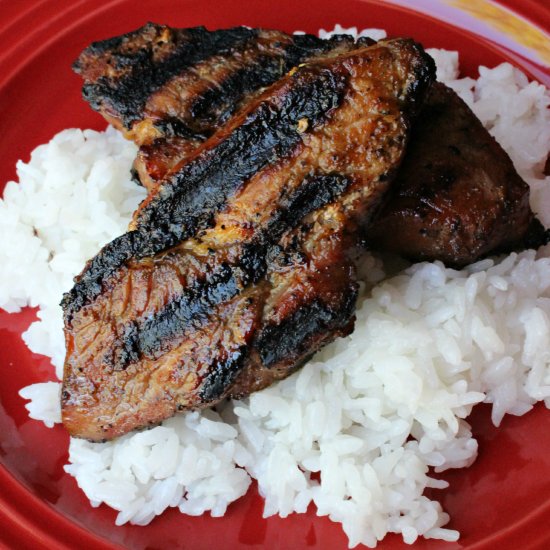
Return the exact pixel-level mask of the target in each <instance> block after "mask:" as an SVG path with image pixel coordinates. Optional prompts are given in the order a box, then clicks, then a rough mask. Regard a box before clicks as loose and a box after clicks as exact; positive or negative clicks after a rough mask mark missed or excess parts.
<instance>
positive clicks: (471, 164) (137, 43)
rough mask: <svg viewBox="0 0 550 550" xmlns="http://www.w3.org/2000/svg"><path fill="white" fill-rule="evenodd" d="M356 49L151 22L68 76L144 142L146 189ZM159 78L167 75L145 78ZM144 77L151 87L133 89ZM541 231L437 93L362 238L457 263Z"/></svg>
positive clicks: (500, 162)
mask: <svg viewBox="0 0 550 550" xmlns="http://www.w3.org/2000/svg"><path fill="white" fill-rule="evenodd" d="M361 40H362V41H368V39H361ZM362 45H365V43H364V42H363V43H362V42H361V41H360V42H359V43H358V44H355V43H354V42H353V40H352V39H351V37H349V36H339V37H333V38H331V39H330V40H328V41H327V40H321V39H319V38H316V37H314V36H311V35H299V36H289V35H287V34H284V33H282V32H279V31H267V30H259V29H245V28H236V29H229V30H225V31H212V32H209V31H206V30H205V29H203V28H196V29H186V30H177V29H170V28H168V27H164V26H159V25H153V24H148V25H146V26H145V27H143V28H141V29H138V30H137V31H134V32H132V33H129V34H127V35H124V36H121V37H118V38H116V39H111V40H107V41H103V42H98V43H95V44H92V46H90V47H89V48H87V49H86V50H84V52H83V53H82V54H81V56H80V57H79V59H78V61H77V63H76V69H77V72H79V73H80V74H81V75H82V77H83V78H84V81H85V85H84V95H85V97H86V98H87V99H88V100H89V101H90V103H91V105H92V106H93V107H94V108H96V109H98V110H99V111H100V112H101V113H102V114H103V115H104V116H105V118H106V119H107V120H109V121H110V122H111V123H113V124H114V125H115V126H116V127H118V128H120V129H122V130H123V131H124V132H125V134H126V135H127V137H130V138H131V139H134V141H136V143H137V144H138V145H140V149H139V153H138V156H137V158H136V161H135V163H134V167H135V170H136V172H137V175H138V177H139V180H140V181H141V182H142V183H143V184H144V185H145V186H146V187H147V188H148V189H149V190H150V191H151V190H153V189H154V187H155V186H156V185H157V183H158V182H159V181H161V180H162V178H163V177H164V176H165V175H166V174H167V173H168V172H169V171H170V170H171V169H172V168H173V167H174V166H175V165H176V164H178V163H181V162H183V161H184V160H185V159H186V158H188V157H189V156H190V155H192V154H193V152H194V151H195V149H196V148H197V147H199V146H200V144H201V143H203V141H204V140H205V139H206V138H207V137H208V136H210V135H212V133H213V132H214V131H215V130H216V129H217V128H219V127H220V126H221V125H223V124H224V123H225V122H226V121H227V119H228V117H229V116H230V115H231V114H232V113H234V112H236V111H237V110H238V109H239V108H241V107H242V106H243V105H245V104H246V103H247V102H249V101H252V100H253V98H254V96H255V94H257V93H258V91H259V90H261V89H262V88H263V87H264V86H266V85H268V84H271V83H272V82H275V81H276V80H277V79H278V78H280V77H282V76H283V75H284V74H285V73H286V72H287V71H288V70H289V69H290V68H291V67H292V66H293V65H296V64H298V63H300V62H302V61H304V60H306V59H314V58H316V57H323V56H324V57H328V56H332V55H338V54H341V53H343V52H346V51H351V50H353V49H355V48H357V47H361V46H362ZM162 48H163V50H162V51H163V54H162V55H160V54H159V53H158V51H159V49H162ZM197 52H200V54H199V53H197ZM209 56H210V57H209ZM174 60H176V61H177V62H176V61H174ZM166 65H169V66H170V67H171V68H170V70H167V69H165V66H166ZM159 73H160V74H161V75H164V76H163V78H161V79H160V80H154V81H153V75H157V74H159ZM141 79H143V80H144V82H146V83H148V84H147V85H146V86H141V87H140V86H138V87H137V88H136V89H135V90H134V88H135V86H134V83H135V81H136V80H141ZM151 83H153V84H154V85H153V84H151ZM543 233H544V230H543V228H542V226H541V225H540V223H539V222H538V221H537V220H536V219H535V218H534V216H533V213H532V212H531V210H530V208H529V188H528V186H527V184H526V183H525V182H523V180H522V179H521V178H520V176H519V175H518V174H517V172H516V171H515V169H514V167H513V164H512V162H511V160H510V158H509V157H508V155H507V154H506V153H505V151H504V150H503V149H502V148H501V147H500V146H499V145H498V144H497V143H496V142H495V140H494V139H493V138H492V137H491V136H490V134H489V133H488V132H487V130H486V129H485V128H484V127H483V126H482V124H481V123H480V122H479V120H478V119H477V117H476V116H475V115H474V113H473V112H472V111H471V110H470V109H469V107H468V106H467V105H466V104H465V103H464V102H462V100H460V98H459V97H458V96H457V95H456V94H455V92H453V91H452V90H451V89H450V88H447V87H446V86H444V85H443V84H438V85H437V86H434V88H433V89H432V91H431V93H430V94H429V96H428V98H427V101H426V103H425V106H424V108H423V112H422V114H421V116H420V117H419V118H418V120H417V122H416V123H415V128H414V131H413V137H412V143H411V147H410V148H409V150H408V152H407V155H406V160H405V162H404V163H403V166H402V167H401V169H400V173H399V177H398V181H397V182H396V185H395V186H394V189H393V190H392V194H391V196H390V197H389V200H388V202H387V204H386V206H385V208H384V209H383V210H382V212H381V214H380V215H379V216H378V217H377V220H376V223H374V224H373V226H372V227H371V228H369V231H368V233H367V235H366V239H367V242H368V243H369V245H370V246H371V247H372V248H374V249H376V250H380V251H392V252H395V253H397V254H400V255H402V256H406V257H407V258H410V259H412V260H441V261H443V262H445V263H446V264H448V265H453V266H462V265H466V264H468V263H472V262H474V261H476V260H478V259H479V258H480V257H482V256H484V255H487V254H490V253H492V252H496V251H506V250H511V249H514V248H517V247H524V246H538V245H540V244H542V242H543V241H544V240H545V236H544V234H543Z"/></svg>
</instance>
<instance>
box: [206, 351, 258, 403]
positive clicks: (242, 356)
mask: <svg viewBox="0 0 550 550" xmlns="http://www.w3.org/2000/svg"><path fill="white" fill-rule="evenodd" d="M247 355H248V348H247V346H240V347H239V348H238V349H237V350H236V351H233V352H232V353H230V354H229V357H227V358H226V359H225V360H224V361H217V362H215V363H214V364H213V366H212V368H211V369H210V371H209V372H208V374H207V375H206V376H205V378H204V379H203V382H202V387H201V390H200V394H199V395H200V399H201V400H202V401H204V402H205V403H210V402H212V401H215V400H217V399H219V398H220V397H221V396H222V395H223V394H224V393H225V392H226V391H227V388H228V387H229V386H231V384H232V383H233V382H234V381H235V379H236V378H237V376H238V375H239V372H240V371H241V369H242V367H243V365H244V362H245V360H246V358H247Z"/></svg>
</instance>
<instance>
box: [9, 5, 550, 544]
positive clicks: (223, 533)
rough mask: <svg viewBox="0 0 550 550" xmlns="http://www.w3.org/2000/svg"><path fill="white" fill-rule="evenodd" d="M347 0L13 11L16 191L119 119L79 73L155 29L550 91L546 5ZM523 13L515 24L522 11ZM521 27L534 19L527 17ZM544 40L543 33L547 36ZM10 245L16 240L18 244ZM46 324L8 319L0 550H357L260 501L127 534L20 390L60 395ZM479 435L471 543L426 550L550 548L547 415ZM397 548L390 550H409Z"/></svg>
mask: <svg viewBox="0 0 550 550" xmlns="http://www.w3.org/2000/svg"><path fill="white" fill-rule="evenodd" d="M412 4H413V3H412V2H410V3H408V2H406V1H405V0H392V1H391V2H390V1H389V0H388V2H374V1H368V0H339V1H338V2H331V1H330V0H326V1H322V2H321V1H317V2H311V1H310V2H303V1H300V0H291V1H286V0H284V1H274V0H259V1H258V0H257V1H256V2H246V1H244V0H243V1H237V0H211V1H204V0H202V1H201V0H157V1H153V0H151V1H147V2H146V1H140V2H139V3H137V2H132V1H131V0H107V1H103V2H95V1H93V0H73V1H61V0H58V1H56V2H52V1H50V0H35V1H30V0H18V1H16V2H10V1H9V0H0V21H1V23H2V24H1V25H0V121H1V132H0V158H1V159H2V162H1V164H0V188H1V187H2V186H3V184H4V182H6V181H7V180H9V179H10V178H13V177H14V176H15V162H16V160H17V159H19V158H23V159H28V157H29V153H30V151H31V150H32V149H33V148H34V147H36V146H37V145H38V144H40V143H43V142H46V141H48V140H49V139H50V138H51V137H52V136H53V135H54V134H55V133H56V132H58V131H60V130H61V129H63V128H67V127H80V128H95V129H101V128H103V127H104V126H105V123H104V122H103V119H102V118H101V117H100V116H99V115H97V114H95V113H93V112H92V111H91V110H90V109H89V108H88V106H87V105H86V104H85V103H84V102H83V101H82V100H81V98H80V79H79V78H78V77H77V76H75V75H74V74H73V73H72V72H71V69H70V65H71V62H72V61H73V60H74V59H75V58H76V56H77V55H78V53H79V52H80V51H81V50H82V48H84V47H85V46H86V45H87V44H89V43H90V42H91V41H93V40H97V39H99V38H105V37H108V36H112V35H115V34H119V33H123V32H126V31H128V30H130V29H133V28H136V27H138V26H140V25H142V24H143V23H145V22H146V21H148V20H152V21H157V22H162V23H167V24H170V25H174V26H182V27H186V26H194V25H207V26H208V27H210V28H216V27H229V26H233V25H242V24H244V25H250V26H264V27H272V28H278V29H282V30H285V31H293V30H296V29H300V30H304V31H309V32H316V31H317V29H319V28H320V27H324V28H332V27H333V26H334V24H335V23H341V24H342V25H344V26H354V25H355V26H358V27H359V28H361V27H379V28H386V29H387V30H388V31H389V33H390V34H392V35H409V36H413V37H415V38H416V39H418V40H420V41H421V42H423V43H424V45H425V46H437V47H444V48H448V49H456V50H459V51H460V52H461V60H462V67H463V71H464V73H465V74H470V75H472V74H473V73H474V70H475V68H476V67H477V66H478V65H479V64H485V65H488V66H493V65H496V64H497V63H499V62H501V61H504V60H508V61H511V62H513V63H514V64H516V65H517V66H520V67H522V68H523V69H524V70H526V71H527V72H528V73H529V74H530V75H531V76H533V77H536V78H538V79H539V80H541V81H543V82H545V83H546V84H547V85H550V73H549V71H548V64H550V60H549V55H550V52H549V48H548V44H549V42H548V40H549V39H548V36H547V35H546V37H545V35H544V32H543V31H541V30H540V28H542V29H545V28H546V29H548V28H549V27H550V13H549V11H548V9H547V8H545V7H543V4H544V3H543V2H535V1H534V0H517V1H513V0H506V1H505V2H502V4H501V5H500V6H502V5H504V4H505V5H506V6H507V8H505V9H503V8H502V7H500V6H499V5H497V4H493V3H491V4H489V2H477V1H475V2H474V1H471V0H470V1H465V0H447V2H446V3H444V2H442V1H435V0H418V1H415V3H414V6H415V8H414V9H415V11H413V10H412V8H411V5H412ZM508 10H512V11H508ZM514 10H516V12H518V11H519V12H520V13H521V14H522V15H523V18H520V17H518V16H516V15H514V13H513V11H514ZM534 24H536V25H538V26H539V28H537V27H535V26H534ZM2 238H9V235H2ZM33 318H34V312H33V311H30V310H27V311H24V312H22V313H20V314H17V315H8V314H6V313H3V312H0V368H1V369H2V375H3V376H2V384H1V385H0V399H1V403H0V463H1V464H0V526H1V528H0V545H1V546H4V547H6V548H17V549H27V548H28V549H31V548H32V549H37V548H49V549H53V548H86V549H106V548H120V547H126V548H135V549H166V548H192V549H194V550H199V549H208V548H219V547H222V548H230V549H233V548H239V549H245V548H246V549H252V548H268V549H273V548H304V547H307V548H311V549H321V548H330V549H338V548H346V547H347V540H346V538H345V536H344V535H343V533H342V531H341V529H340V527H339V526H338V525H337V524H334V523H331V522H330V521H329V520H328V519H327V518H318V517H316V516H315V511H314V510H313V508H310V510H309V512H308V513H307V514H304V515H294V516H291V517H289V518H287V519H285V520H281V519H279V518H269V519H267V520H264V519H262V517H261V516H262V501H261V498H260V497H259V496H258V495H257V494H256V493H255V491H253V490H252V491H250V492H249V494H248V495H247V496H246V497H245V498H243V499H241V500H240V501H238V502H236V503H235V504H233V505H232V506H231V507H230V509H229V511H228V513H227V515H226V516H225V517H223V518H219V519H213V518H211V517H209V516H204V517H199V518H193V517H186V516H183V515H181V514H179V513H178V512H177V511H175V510H169V511H168V512H167V513H165V514H164V515H163V516H162V517H160V518H157V519H156V520H155V521H154V522H153V523H152V524H150V525H149V526H147V527H136V526H131V525H125V526H123V527H115V525H114V519H115V515H116V514H115V512H114V511H112V510H110V509H109V508H107V507H105V506H102V507H100V508H99V509H92V508H91V507H90V506H89V504H88V502H87V500H86V498H85V497H84V495H83V494H82V493H81V492H80V490H79V489H78V488H77V486H76V483H75V481H74V480H73V479H72V478H71V477H70V476H68V475H67V474H65V473H64V472H63V464H64V463H65V462H66V459H67V445H68V437H67V435H66V434H65V433H64V431H63V428H62V427H60V426H58V427H56V428H54V429H51V430H50V429H47V428H45V427H44V426H43V425H42V424H41V423H39V422H36V421H33V420H29V419H28V417H27V415H26V411H25V409H24V407H23V400H22V399H21V398H20V397H19V396H18V395H17V392H18V390H19V389H20V388H21V387H23V386H25V385H27V384H31V383H34V382H38V381H44V380H49V379H54V377H53V369H52V367H51V366H50V364H49V361H48V360H47V359H46V358H44V357H41V356H37V355H33V354H31V353H30V352H29V351H28V350H27V348H26V347H25V345H24V344H23V342H22V341H21V338H20V335H21V332H23V331H24V330H25V329H26V327H27V326H28V324H29V323H30V322H31V321H32V320H33ZM471 421H472V423H473V427H474V433H475V434H476V436H477V437H478V440H479V442H480V454H479V458H478V460H477V462H476V463H475V464H474V465H473V466H472V467H471V468H469V469H468V470H464V471H458V472H451V473H448V474H446V475H445V476H444V477H445V479H447V480H448V481H450V483H451V486H450V488H449V489H448V490H447V491H445V492H444V493H443V494H441V495H439V497H438V498H440V500H441V503H442V504H443V507H444V508H445V510H447V511H448V512H449V513H450V514H451V516H452V521H451V523H450V525H449V526H450V527H451V528H455V529H459V530H460V531H461V533H462V538H461V539H460V542H459V543H444V542H441V541H425V540H420V541H419V542H418V543H417V544H416V547H417V548H419V549H432V550H433V549H445V550H455V549H458V548H468V549H489V548H495V547H497V545H498V547H499V548H501V549H502V550H506V549H509V550H512V549H514V550H515V549H517V548H521V549H526V548H527V549H539V548H540V549H542V548H549V547H550V526H549V523H550V521H549V520H550V429H548V426H549V421H550V414H549V413H548V411H547V410H546V409H544V407H542V406H538V407H536V408H535V410H534V411H532V412H531V413H529V414H527V415H526V416H524V417H521V418H512V417H508V418H505V420H504V422H503V425H502V427H501V428H500V429H499V430H496V429H494V428H493V427H492V426H491V424H490V421H489V415H488V409H487V408H484V407H478V409H476V411H475V412H474V414H473V416H472V418H471ZM404 547H405V545H404V544H403V543H402V541H401V539H400V537H397V536H391V537H388V538H387V539H385V540H384V541H383V543H381V544H380V548H381V549H382V550H390V549H398V548H404Z"/></svg>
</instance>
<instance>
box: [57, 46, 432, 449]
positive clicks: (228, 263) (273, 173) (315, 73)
mask: <svg viewBox="0 0 550 550" xmlns="http://www.w3.org/2000/svg"><path fill="white" fill-rule="evenodd" d="M433 78H434V66H433V62H432V60H431V59H430V58H429V57H428V56H427V55H426V54H425V53H424V52H423V50H422V48H421V47H420V46H419V45H417V44H416V43H414V42H412V41H410V40H392V41H386V42H381V43H379V44H377V45H375V46H371V47H369V48H366V47H364V48H361V49H358V50H356V51H353V52H352V53H349V54H345V55H341V56H338V57H335V58H332V59H328V60H325V61H317V62H314V63H311V64H306V65H305V66H301V67H299V68H298V69H297V70H296V71H292V73H291V74H289V75H288V76H286V77H284V78H283V79H281V80H280V81H278V82H277V83H276V84H274V85H273V86H272V87H271V88H269V89H267V90H266V91H265V92H263V93H262V94H261V95H260V96H259V97H257V98H256V99H255V100H254V101H252V102H251V103H249V104H248V105H247V107H246V108H245V109H244V110H243V111H241V112H240V113H239V114H238V115H237V116H235V117H234V118H232V119H231V121H230V122H229V123H228V124H226V125H225V126H224V127H223V128H222V129H221V130H219V131H218V132H216V133H215V134H214V135H213V136H212V137H211V138H209V139H207V140H206V142H205V143H204V144H203V145H201V146H200V147H199V148H198V149H197V150H196V151H195V153H194V154H193V155H192V156H191V157H190V158H189V159H187V160H186V162H182V163H180V164H179V165H177V166H176V167H175V168H174V169H173V170H172V171H171V172H170V173H169V174H168V175H167V176H166V177H165V179H164V180H163V182H162V183H161V185H160V186H158V187H157V188H155V190H154V192H153V193H151V194H150V196H149V197H148V199H147V201H146V203H145V204H144V205H143V207H142V208H141V209H140V211H139V213H138V215H137V216H136V219H135V225H134V229H133V230H131V231H129V232H128V233H126V234H124V235H122V236H121V237H119V238H117V239H115V240H114V241H113V242H111V243H109V244H108V245H107V246H106V247H104V248H103V249H102V250H101V252H100V253H99V254H98V255H97V256H96V257H95V258H93V259H92V260H91V261H90V262H89V263H88V265H87V266H86V268H85V269H84V271H83V272H82V273H81V274H80V275H79V276H78V277H77V278H76V282H75V286H74V288H73V289H72V290H71V291H70V292H69V293H67V294H66V295H65V297H64V300H63V304H62V305H63V308H64V314H65V338H66V345H67V357H66V361H65V369H64V380H63V391H62V413H63V422H64V424H65V426H66V427H67V429H68V430H69V432H70V433H71V434H72V435H74V436H77V437H85V438H87V439H90V440H94V441H100V440H106V439H110V438H113V437H116V436H119V435H121V434H124V433H126V432H128V431H130V430H133V429H136V428H141V427H144V426H147V425H150V424H155V423H158V422H159V421H161V420H163V419H165V418H167V417H169V416H172V415H173V414H174V413H175V412H176V411H178V410H183V409H191V408H200V407H206V406H211V405H213V404H215V403H216V402H218V401H219V400H220V399H223V398H224V397H226V396H235V395H238V396H242V395H246V394H248V393H250V392H251V391H255V390H258V389H260V388H262V387H265V386H266V385H268V384H270V383H271V382H273V381H274V380H277V379H279V378H282V377H284V376H287V375H288V374H289V373H290V372H292V370H293V369H295V368H296V367H297V366H299V365H300V364H301V363H302V362H303V361H304V360H305V359H306V358H307V357H308V356H310V355H311V354H312V353H313V352H314V351H315V350H317V349H318V348H319V347H320V346H322V345H324V344H326V343H327V342H329V341H331V340H332V339H334V338H335V337H336V336H339V335H343V334H346V333H348V332H349V331H350V330H351V328H352V326H353V319H354V308H355V300H356V293H357V284H356V280H355V268H354V260H355V259H356V258H355V256H356V254H357V250H358V244H359V240H360V235H361V232H362V229H363V228H364V227H365V226H366V225H367V224H368V222H369V220H370V218H371V216H372V214H373V212H374V211H375V209H376V208H377V206H378V204H379V203H380V201H381V199H382V197H383V195H384V193H385V192H386V191H387V189H388V187H389V185H390V183H391V181H392V179H393V178H394V175H395V172H396V169H397V167H398V166H399V163H400V162H401V160H402V157H403V154H404V151H405V146H406V143H407V139H408V135H409V127H410V121H411V117H412V116H413V113H414V112H416V110H417V108H418V106H419V105H420V104H421V102H422V100H423V97H424V95H425V93H426V90H427V89H428V88H429V86H430V84H431V82H432V81H433Z"/></svg>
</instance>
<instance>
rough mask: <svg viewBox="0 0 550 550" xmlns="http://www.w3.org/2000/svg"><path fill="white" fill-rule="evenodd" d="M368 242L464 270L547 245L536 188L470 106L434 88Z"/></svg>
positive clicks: (442, 88)
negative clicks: (535, 206) (536, 211)
mask: <svg viewBox="0 0 550 550" xmlns="http://www.w3.org/2000/svg"><path fill="white" fill-rule="evenodd" d="M366 236H367V241H368V242H369V245H370V246H371V247H372V248H374V249H376V250H381V251H389V252H395V253H397V254H400V255H402V256H406V257H407V258H409V259H412V260H433V259H438V260H441V261H443V262H445V263H446V264H447V265H452V266H463V265H466V264H469V263H472V262H473V261H475V260H477V259H479V258H481V257H483V256H486V255H487V254H490V253H494V252H499V251H509V250H513V249H515V248H518V247H519V248H525V246H539V245H540V244H542V243H543V242H544V240H545V235H544V229H543V227H542V225H541V224H540V223H539V222H538V220H536V219H535V218H534V216H533V213H532V211H531V209H530V207H529V186H528V185H527V184H526V183H525V182H524V181H523V180H522V179H521V177H520V176H519V175H518V173H517V172H516V170H515V168H514V165H513V164H512V161H511V160H510V157H509V156H508V155H507V154H506V152H505V151H504V150H503V149H502V147H501V146H500V145H499V144H498V143H497V142H496V141H495V139H494V138H493V137H492V136H491V135H490V134H489V132H487V130H486V129H485V128H484V127H483V125H482V124H481V122H480V121H479V119H478V118H477V117H476V116H475V115H474V113H472V111H471V109H470V108H469V107H468V106H467V105H466V104H465V103H464V102H463V101H462V100H461V99H460V98H459V97H458V96H457V95H456V93H455V92H453V91H452V90H451V89H450V88H448V87H446V86H445V85H444V84H441V83H439V82H438V83H436V84H435V85H434V86H432V88H431V90H430V92H429V94H428V97H427V99H426V102H425V104H424V107H423V109H422V112H421V113H420V116H419V117H418V119H417V120H416V122H415V125H414V128H413V131H412V135H411V140H410V144H409V149H408V152H407V155H406V156H405V159H404V161H403V164H402V166H401V168H400V170H399V175H398V177H397V178H396V180H395V182H394V184H393V186H392V189H391V192H390V193H389V195H388V200H387V202H386V204H385V206H384V207H383V209H382V210H381V212H380V214H379V215H378V216H377V218H376V220H375V221H374V222H373V223H372V224H371V225H370V226H369V228H368V232H367V234H366Z"/></svg>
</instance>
